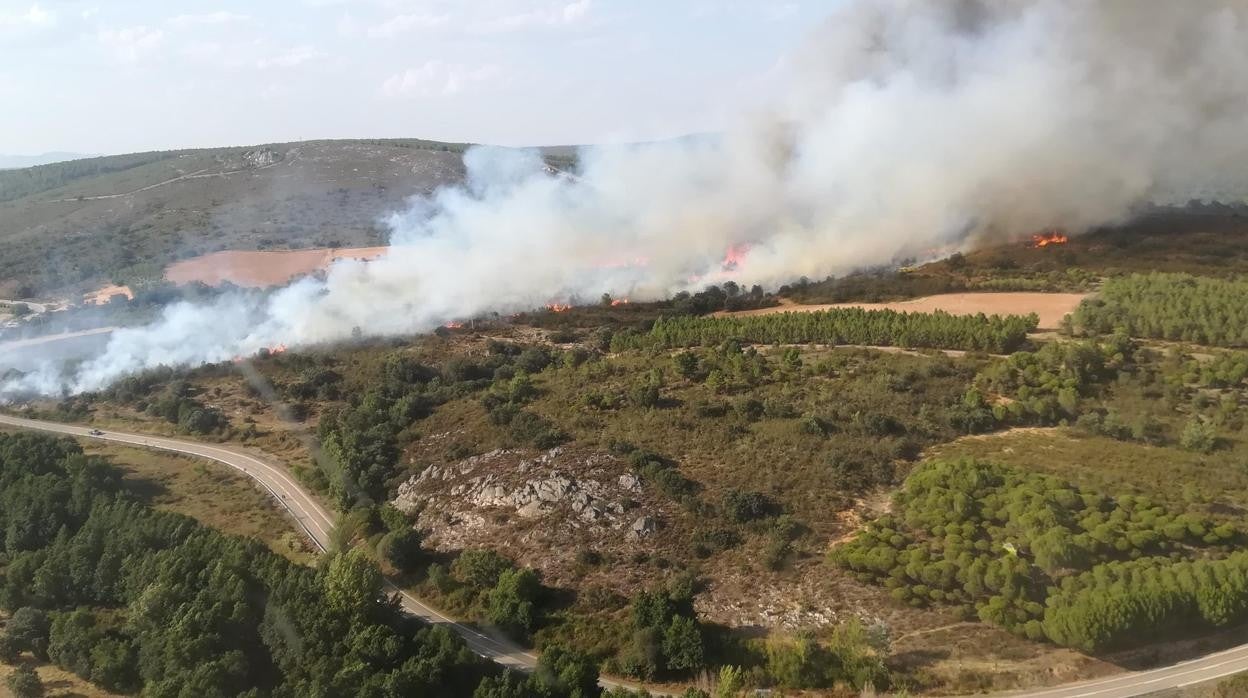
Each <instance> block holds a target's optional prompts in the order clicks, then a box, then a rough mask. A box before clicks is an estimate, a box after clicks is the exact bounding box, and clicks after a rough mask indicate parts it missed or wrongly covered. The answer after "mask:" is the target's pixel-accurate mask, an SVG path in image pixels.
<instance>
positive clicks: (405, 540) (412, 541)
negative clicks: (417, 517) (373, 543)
mask: <svg viewBox="0 0 1248 698" xmlns="http://www.w3.org/2000/svg"><path fill="white" fill-rule="evenodd" d="M420 545H421V537H420V533H419V532H418V531H417V530H416V529H414V528H404V529H399V530H397V531H391V532H389V533H387V534H386V535H384V536H382V538H381V541H380V542H379V543H378V544H377V551H378V553H379V554H380V555H381V557H382V559H384V560H385V561H386V562H387V563H389V564H390V565H391V566H392V567H394V568H395V569H396V570H399V571H400V572H405V573H407V572H414V571H415V570H416V568H417V567H418V566H419V565H420V561H421V559H422V558H423V556H424V551H423V550H422V549H421V547H420Z"/></svg>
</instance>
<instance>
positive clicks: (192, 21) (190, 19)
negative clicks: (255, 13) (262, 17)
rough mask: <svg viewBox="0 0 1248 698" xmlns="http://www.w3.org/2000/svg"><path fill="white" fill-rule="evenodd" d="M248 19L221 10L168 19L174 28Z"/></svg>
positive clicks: (248, 18)
mask: <svg viewBox="0 0 1248 698" xmlns="http://www.w3.org/2000/svg"><path fill="white" fill-rule="evenodd" d="M250 19H251V16H250V15H243V14H238V13H237V12H226V11H224V10H221V11H218V12H205V13H202V14H194V15H177V16H176V17H171V18H170V19H169V24H170V25H171V26H174V27H190V26H202V25H214V24H231V23H234V22H246V21H248V20H250Z"/></svg>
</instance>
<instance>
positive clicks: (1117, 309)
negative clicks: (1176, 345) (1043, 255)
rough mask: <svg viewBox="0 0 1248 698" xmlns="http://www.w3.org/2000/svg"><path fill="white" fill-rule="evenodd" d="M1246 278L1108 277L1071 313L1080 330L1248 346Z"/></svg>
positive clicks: (1162, 274) (1076, 329) (1163, 274)
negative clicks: (1099, 287) (1091, 295)
mask: <svg viewBox="0 0 1248 698" xmlns="http://www.w3.org/2000/svg"><path fill="white" fill-rule="evenodd" d="M1246 295H1248V279H1239V278H1237V279H1217V278H1212V277H1203V276H1193V275H1191V274H1166V273H1152V274H1132V275H1130V276H1122V277H1115V278H1110V279H1107V280H1106V281H1105V283H1104V284H1103V285H1102V286H1101V290H1100V292H1099V293H1098V294H1097V295H1096V296H1095V297H1093V298H1089V299H1087V300H1085V301H1084V302H1083V303H1082V304H1081V305H1080V306H1079V308H1077V309H1076V310H1075V312H1074V314H1073V316H1072V318H1071V321H1072V322H1071V324H1072V325H1073V328H1074V329H1075V331H1077V332H1083V333H1089V334H1106V333H1109V332H1114V331H1124V332H1126V333H1127V334H1129V335H1131V336H1133V337H1150V338H1154V339H1169V340H1175V341H1183V342H1195V343H1197V344H1208V345H1213V346H1222V347H1242V346H1248V305H1246V304H1245V303H1244V298H1245V296H1246Z"/></svg>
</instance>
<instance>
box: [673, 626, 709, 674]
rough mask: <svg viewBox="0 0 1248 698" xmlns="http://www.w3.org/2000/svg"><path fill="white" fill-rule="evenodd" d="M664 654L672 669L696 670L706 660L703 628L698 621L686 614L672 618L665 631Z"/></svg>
mask: <svg viewBox="0 0 1248 698" xmlns="http://www.w3.org/2000/svg"><path fill="white" fill-rule="evenodd" d="M663 655H664V656H665V657H666V658H667V668H668V669H671V670H672V671H695V670H697V669H700V668H702V664H703V662H704V661H705V656H704V648H703V641H702V629H701V628H699V627H698V622H697V621H696V620H694V619H692V618H687V617H685V616H676V617H674V618H672V622H671V624H669V625H668V626H667V630H666V631H664V633H663Z"/></svg>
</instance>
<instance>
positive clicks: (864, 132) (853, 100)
mask: <svg viewBox="0 0 1248 698" xmlns="http://www.w3.org/2000/svg"><path fill="white" fill-rule="evenodd" d="M788 65H789V69H788V73H789V75H788V80H789V82H790V83H791V86H792V89H791V90H790V91H789V92H788V95H787V97H786V99H784V100H783V101H782V102H781V103H779V104H773V105H766V106H765V107H760V108H759V110H758V111H757V112H756V113H755V114H752V115H750V116H749V117H748V118H743V119H742V121H741V124H740V126H739V127H738V128H736V129H733V130H732V131H731V132H729V133H726V134H723V135H719V136H715V137H706V138H696V139H685V140H681V141H677V142H668V143H660V144H654V145H644V146H635V147H607V148H591V149H586V150H584V151H582V153H581V157H580V164H579V165H578V170H577V172H576V173H575V174H572V175H567V176H565V175H552V174H551V173H549V172H547V171H544V169H543V167H542V163H541V161H540V159H539V158H538V157H537V155H536V154H531V153H517V152H515V151H502V150H494V149H477V150H472V151H470V152H469V153H468V154H467V155H466V156H465V160H466V164H467V166H468V173H469V180H468V182H467V184H466V185H465V186H463V187H461V188H454V189H448V190H444V191H441V192H439V193H438V194H437V195H436V196H434V197H433V198H432V199H429V200H420V201H417V202H415V203H414V204H413V205H412V207H411V208H410V210H408V211H405V212H401V213H397V214H394V215H392V216H391V217H390V219H389V222H390V225H391V227H392V229H393V234H392V243H393V245H394V247H393V249H392V251H391V252H390V254H389V255H388V256H387V257H385V258H383V259H381V260H378V261H375V262H372V263H369V264H364V263H358V262H343V263H340V264H338V265H336V266H334V267H333V268H332V269H331V270H330V272H329V274H328V277H327V278H326V279H325V280H324V281H314V280H304V281H300V282H298V283H296V284H294V285H292V286H291V287H289V288H286V289H283V290H281V291H280V292H277V293H275V294H272V295H270V296H268V297H267V298H266V299H264V300H263V301H256V300H255V299H254V297H250V296H248V297H244V296H238V297H230V298H224V299H222V300H220V301H218V302H216V303H214V304H211V305H207V306H192V305H178V306H175V307H172V308H170V309H169V310H168V311H167V312H166V313H165V315H164V317H163V318H162V319H161V320H160V321H159V322H156V323H154V324H153V325H151V326H148V327H144V328H139V329H131V330H124V331H120V332H117V333H116V334H115V335H114V337H113V338H112V340H111V342H110V344H109V346H108V348H107V350H106V351H104V352H103V354H102V355H100V356H99V357H97V358H95V359H93V360H91V361H88V362H87V363H86V364H85V365H84V366H82V367H81V370H79V371H78V372H76V373H75V374H74V375H72V376H60V375H57V374H55V372H52V371H50V370H49V371H43V372H36V373H34V374H31V375H29V376H27V377H26V378H24V379H21V380H19V381H14V382H11V383H9V384H8V385H7V386H4V387H2V388H0V394H4V393H6V392H7V393H10V394H12V393H14V392H17V391H19V390H22V389H37V390H41V391H55V390H60V389H69V390H72V391H79V390H89V389H94V388H98V387H101V386H103V385H106V384H107V383H108V382H110V381H111V380H113V379H115V378H116V377H118V376H120V375H122V374H125V373H127V372H132V371H136V370H139V369H142V368H145V367H151V366H155V365H159V364H162V363H163V364H195V363H199V362H205V361H218V360H223V359H228V358H230V357H232V356H235V355H238V354H245V353H249V352H251V351H254V350H256V349H257V348H259V347H262V346H267V345H272V344H275V343H278V342H285V343H288V344H292V345H297V344H301V343H310V342H319V341H327V340H335V339H340V338H344V337H347V336H349V334H350V333H351V332H352V331H353V328H356V327H358V328H360V330H361V331H362V332H364V333H365V334H391V333H410V332H418V331H425V330H429V329H430V328H432V327H434V326H436V325H438V324H440V323H443V322H446V321H448V320H452V319H456V318H463V317H468V316H472V315H476V314H478V313H481V312H485V311H498V312H509V311H515V310H522V309H528V308H533V307H536V306H540V305H541V304H543V303H546V302H548V301H551V300H557V299H558V300H562V299H567V298H570V297H580V298H582V299H585V300H593V299H595V298H596V297H597V296H598V295H600V294H601V293H603V292H609V293H613V294H622V295H629V296H630V297H632V298H637V299H645V298H657V297H661V296H665V295H668V294H670V293H672V292H673V291H677V290H681V289H684V288H688V287H691V286H694V287H696V286H700V285H701V284H704V283H706V282H708V281H711V280H723V278H724V272H723V271H722V269H721V265H722V260H723V258H724V254H725V251H726V250H727V249H729V248H731V247H734V246H740V245H748V247H749V253H748V255H747V256H746V257H745V259H744V260H743V261H742V262H741V263H740V264H739V265H738V266H737V268H736V269H735V270H734V271H733V272H732V278H733V279H734V280H736V281H738V282H741V283H745V284H753V283H761V284H765V285H774V284H777V283H781V282H784V281H787V280H790V279H793V278H796V277H798V276H802V275H806V276H812V277H821V276H824V275H826V274H833V273H842V272H845V271H847V270H850V269H853V268H856V267H861V266H864V265H875V264H880V263H887V262H889V261H891V260H895V259H898V258H901V257H906V256H912V255H921V254H923V252H924V251H925V250H930V249H933V248H948V247H949V246H951V245H952V246H957V245H960V244H966V243H967V241H969V240H972V239H975V238H981V237H1001V238H1008V237H1017V236H1021V235H1024V234H1027V233H1030V232H1034V231H1036V230H1039V229H1042V228H1046V227H1049V226H1062V227H1064V228H1066V229H1067V230H1070V231H1072V232H1079V231H1080V230H1084V229H1087V228H1089V227H1093V226H1097V225H1102V224H1107V223H1113V222H1117V221H1121V220H1124V219H1126V218H1127V217H1129V216H1130V215H1131V214H1132V212H1133V211H1135V210H1137V209H1138V208H1139V207H1140V206H1142V205H1145V204H1162V205H1165V204H1183V203H1186V202H1188V201H1189V200H1191V199H1193V198H1198V199H1205V200H1220V201H1235V202H1239V201H1242V200H1243V197H1244V194H1245V192H1246V191H1248V139H1245V138H1244V134H1245V133H1248V0H1223V1H1221V2H1215V1H1213V0H1209V1H1207V2H1189V3H1183V2H1171V1H1170V0H1151V1H1150V0H1103V1H1100V2H1089V1H1087V0H964V1H962V2H929V1H927V0H859V1H850V2H845V3H844V4H843V5H841V6H840V8H839V9H838V10H837V11H836V12H835V13H834V15H833V16H832V17H831V18H830V19H829V20H828V22H827V23H826V25H825V26H824V27H822V28H821V29H820V30H819V31H817V32H816V33H815V34H814V36H813V37H812V38H811V39H810V40H809V42H808V43H807V45H806V46H805V47H804V48H802V49H801V50H799V51H797V52H795V53H794V55H793V56H792V57H791V60H790V61H789V62H788Z"/></svg>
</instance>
